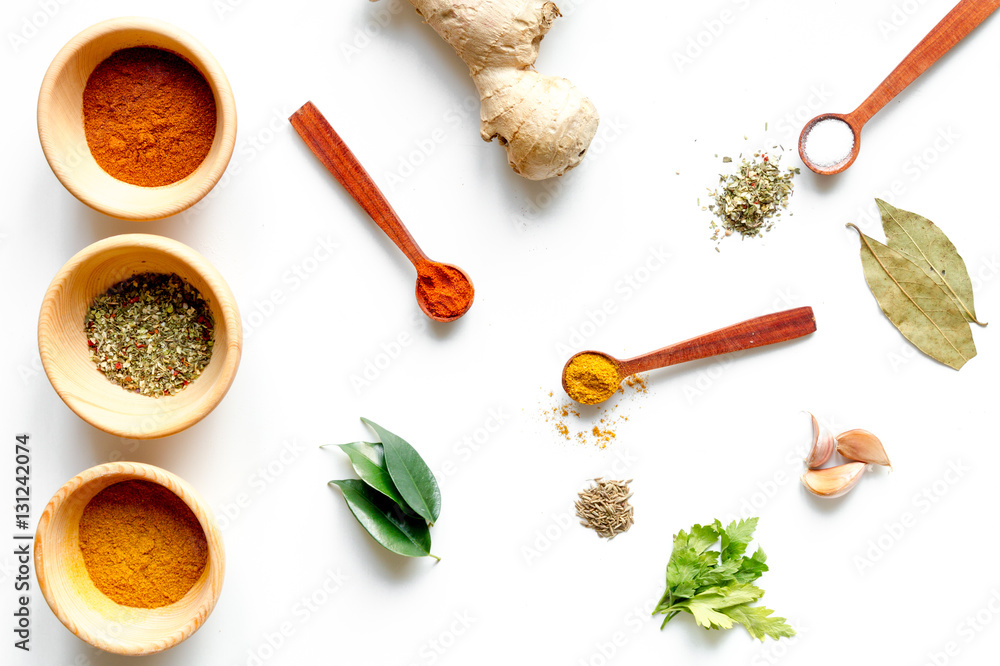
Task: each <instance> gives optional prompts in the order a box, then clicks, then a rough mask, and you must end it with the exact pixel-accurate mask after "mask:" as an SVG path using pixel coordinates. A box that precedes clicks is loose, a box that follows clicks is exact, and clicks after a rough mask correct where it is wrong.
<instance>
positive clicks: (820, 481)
mask: <svg viewBox="0 0 1000 666" xmlns="http://www.w3.org/2000/svg"><path fill="white" fill-rule="evenodd" d="M866 469H868V465H867V464H866V463H863V462H851V463H847V464H846V465H837V466H836V467H827V468H826V469H811V470H809V471H808V472H806V473H805V474H803V475H802V485H804V486H805V487H806V490H808V491H809V492H811V493H812V494H813V495H818V496H819V497H828V498H833V497H840V496H841V495H844V494H846V493H847V492H848V491H849V490H850V489H851V488H853V487H854V486H856V485H857V483H858V481H859V480H861V476H862V475H863V474H864V473H865V470H866Z"/></svg>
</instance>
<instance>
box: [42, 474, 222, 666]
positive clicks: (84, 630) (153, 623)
mask: <svg viewBox="0 0 1000 666" xmlns="http://www.w3.org/2000/svg"><path fill="white" fill-rule="evenodd" d="M133 479H138V480H144V481H151V482H153V483H157V484H159V485H161V486H163V487H164V488H166V489H168V490H170V491H171V492H173V493H174V494H175V495H177V496H178V497H179V498H180V499H181V500H182V501H183V502H184V503H185V504H186V505H187V506H188V507H189V508H190V509H191V511H192V512H193V513H194V515H195V517H197V519H198V522H199V524H200V525H201V527H202V529H203V530H204V531H205V537H206V540H207V542H208V561H207V563H206V565H205V571H204V572H203V573H202V576H201V578H199V579H198V581H197V582H196V583H195V584H194V586H193V587H192V588H191V589H190V590H189V591H188V593H187V594H186V595H185V596H184V598H182V599H181V600H180V601H178V602H176V603H174V604H171V605H169V606H161V607H159V608H149V609H146V608H130V607H126V606H121V605H119V604H117V603H115V602H114V601H112V600H111V599H109V598H108V597H107V596H105V595H104V594H103V593H102V592H101V591H100V590H98V589H97V588H96V587H95V586H94V584H93V582H92V581H91V580H90V577H89V575H88V574H87V570H86V566H85V565H84V562H83V554H82V552H81V551H80V547H79V534H78V526H79V523H80V516H81V515H82V514H83V510H84V507H86V506H87V503H88V502H89V501H90V500H91V498H93V497H94V495H96V494H97V493H99V492H100V491H102V490H104V489H105V488H107V487H108V486H110V485H112V484H114V483H119V482H121V481H129V480H133ZM34 558H35V571H36V574H37V577H38V587H39V589H40V590H41V591H42V595H43V596H44V597H45V601H46V602H47V603H48V605H49V607H50V608H51V609H52V612H53V613H55V615H56V617H57V618H59V621H60V622H62V623H63V625H65V626H66V628H67V629H69V630H70V631H72V632H73V633H74V634H75V635H76V636H77V637H79V638H80V639H82V640H84V641H86V642H88V643H90V644H91V645H93V646H94V647H97V648H100V649H101V650H105V651H107V652H113V653H115V654H123V655H146V654H153V653H155V652H160V651H162V650H166V649H168V648H171V647H173V646H175V645H177V644H178V643H180V642H181V641H184V640H186V639H187V638H189V637H190V636H191V635H192V634H193V633H194V632H195V631H197V630H198V628H199V627H201V625H202V624H203V623H204V622H205V620H206V619H207V618H208V616H209V614H211V612H212V609H213V608H215V604H216V602H217V601H218V599H219V595H220V594H221V592H222V583H223V579H224V577H225V551H224V548H223V544H222V535H221V534H220V532H219V528H218V526H217V525H216V522H215V517H214V515H213V514H212V511H211V509H209V507H208V504H207V503H206V502H205V501H204V500H203V499H202V498H201V496H199V495H198V493H197V492H195V490H194V489H193V488H192V487H191V486H190V485H189V484H188V483H187V482H185V481H184V480H183V479H181V478H179V477H177V476H175V475H173V474H171V473H170V472H167V471H166V470H163V469H160V468H159V467H154V466H153V465H145V464H142V463H134V462H118V463H107V464H104V465H99V466H97V467H92V468H90V469H88V470H86V471H84V472H81V473H80V474H78V475H77V476H75V477H73V478H72V479H70V480H69V481H68V482H67V483H66V484H65V485H64V486H63V487H62V488H60V489H59V490H58V491H57V492H56V494H55V495H54V496H53V497H52V499H51V500H50V501H49V503H48V505H47V506H46V507H45V510H44V511H43V512H42V514H41V517H40V518H39V520H38V528H37V530H36V532H35V555H34Z"/></svg>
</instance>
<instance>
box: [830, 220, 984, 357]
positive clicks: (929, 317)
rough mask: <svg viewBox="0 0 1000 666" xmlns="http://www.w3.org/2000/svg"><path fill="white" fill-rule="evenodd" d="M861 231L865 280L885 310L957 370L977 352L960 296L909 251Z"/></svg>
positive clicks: (927, 350)
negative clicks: (932, 274) (928, 270)
mask: <svg viewBox="0 0 1000 666" xmlns="http://www.w3.org/2000/svg"><path fill="white" fill-rule="evenodd" d="M847 226H849V227H851V228H852V229H854V230H855V231H857V232H858V235H859V236H860V237H861V265H862V267H863V269H864V274H865V281H866V282H867V283H868V288H869V289H871V292H872V295H873V296H875V300H876V301H878V304H879V306H880V307H881V308H882V312H883V313H885V316H886V317H888V318H889V321H891V322H892V323H893V325H894V326H895V327H896V328H898V329H899V332H900V333H902V334H903V335H904V336H905V337H906V339H907V340H909V341H910V342H911V343H913V345H914V346H915V347H916V348H917V349H919V350H920V351H922V352H923V353H925V354H927V355H928V356H930V357H931V358H934V359H936V360H938V361H940V362H941V363H944V364H945V365H948V366H950V367H952V368H955V369H956V370H958V369H960V368H961V367H962V366H963V365H965V363H966V361H968V360H969V359H971V358H972V357H974V356H975V355H976V345H975V342H973V340H972V329H971V328H970V326H969V322H968V321H967V320H966V318H965V313H964V312H963V311H962V310H961V309H960V308H959V306H958V304H957V302H956V301H955V300H954V299H953V298H952V297H951V295H950V294H948V293H947V292H946V291H945V289H944V288H943V287H942V286H941V285H939V284H938V283H937V282H936V281H935V280H934V278H932V277H931V276H930V275H928V274H927V272H925V271H924V269H923V268H921V267H920V266H918V265H917V264H915V263H914V262H913V261H911V260H910V259H909V258H907V257H906V256H905V255H903V254H901V253H900V252H897V251H896V250H894V249H892V248H890V247H887V246H886V245H883V244H882V243H880V242H878V241H877V240H875V239H873V238H870V237H869V236H866V235H865V234H863V233H862V232H861V230H860V229H858V228H857V227H856V226H855V225H853V224H848V225H847Z"/></svg>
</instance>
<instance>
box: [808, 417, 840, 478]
mask: <svg viewBox="0 0 1000 666" xmlns="http://www.w3.org/2000/svg"><path fill="white" fill-rule="evenodd" d="M809 416H812V420H813V445H812V449H811V450H810V451H809V455H808V456H806V465H808V467H809V469H816V468H817V467H821V466H822V465H823V464H824V463H825V462H826V461H827V460H829V459H830V456H832V455H833V452H834V451H835V450H836V449H837V440H836V439H835V438H834V436H833V434H832V433H831V432H830V431H829V430H827V429H826V426H822V425H820V423H819V421H817V420H816V417H815V416H813V415H812V414H809Z"/></svg>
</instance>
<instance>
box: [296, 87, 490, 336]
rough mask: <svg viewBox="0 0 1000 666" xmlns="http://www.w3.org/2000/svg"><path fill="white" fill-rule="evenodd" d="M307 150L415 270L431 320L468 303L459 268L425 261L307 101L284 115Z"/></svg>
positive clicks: (459, 311) (468, 284)
mask: <svg viewBox="0 0 1000 666" xmlns="http://www.w3.org/2000/svg"><path fill="white" fill-rule="evenodd" d="M288 120H289V121H290V122H291V123H292V127H294V128H295V131H296V132H298V133H299V136H301V137H302V140H303V141H305V142H306V145H307V146H308V147H309V150H311V151H312V152H313V154H314V155H315V156H316V157H318V158H319V161H320V162H322V163H323V166H325V167H326V168H327V170H329V172H330V173H332V174H333V176H334V178H336V179H337V180H338V181H339V182H340V184H341V185H343V186H344V189H345V190H347V192H348V193H349V194H350V195H351V196H352V197H354V200H355V201H357V202H358V204H360V205H361V207H362V208H363V209H364V210H365V212H366V213H368V215H369V216H371V218H372V220H373V221H374V222H375V224H377V225H378V226H379V227H380V228H381V229H382V231H384V232H385V233H386V235H387V236H389V238H390V239H391V240H392V242H393V243H395V244H396V247H398V248H399V249H400V250H402V252H403V254H405V255H406V258H407V259H409V260H410V261H411V262H412V263H413V266H414V268H416V269H417V304H418V305H420V309H421V310H423V311H424V314H426V315H427V316H428V317H430V318H431V319H433V320H434V321H441V322H448V321H454V320H456V319H458V318H459V317H461V316H462V315H464V314H465V313H466V312H467V311H468V310H469V308H470V307H472V299H473V297H474V296H475V293H476V291H475V289H474V288H473V286H472V280H470V279H469V276H468V275H466V274H465V271H463V270H462V269H461V268H459V267H457V266H452V265H451V264H443V263H441V262H439V261H431V260H430V259H429V258H428V257H427V255H426V254H424V252H423V250H421V249H420V247H419V246H418V245H417V242H416V241H415V240H413V236H411V235H410V232H409V231H408V230H407V228H406V227H405V226H404V225H403V222H402V220H400V219H399V216H398V215H396V211H394V210H393V209H392V206H390V205H389V202H388V200H386V198H385V195H384V194H382V191H381V190H379V188H378V185H376V184H375V181H373V180H372V177H371V176H370V175H368V172H367V171H365V168H364V167H363V166H361V162H359V161H358V158H357V157H355V156H354V153H352V152H351V149H350V148H348V147H347V144H346V143H344V140H343V139H341V138H340V135H338V134H337V132H336V131H335V130H334V129H333V127H331V126H330V123H328V122H327V120H326V118H324V117H323V114H322V113H320V112H319V109H317V108H316V107H315V106H313V103H312V102H306V103H305V104H304V105H303V106H302V108H301V109H299V110H298V111H296V112H295V113H293V114H292V116H291V118H289V119H288Z"/></svg>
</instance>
